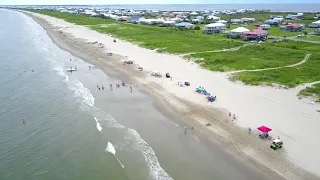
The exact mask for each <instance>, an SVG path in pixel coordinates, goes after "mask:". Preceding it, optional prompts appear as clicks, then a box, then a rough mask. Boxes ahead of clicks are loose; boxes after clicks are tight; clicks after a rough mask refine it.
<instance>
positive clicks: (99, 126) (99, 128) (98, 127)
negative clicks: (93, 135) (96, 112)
mask: <svg viewBox="0 0 320 180" xmlns="http://www.w3.org/2000/svg"><path fill="white" fill-rule="evenodd" d="M93 118H94V120H95V121H96V123H97V126H96V127H97V129H98V131H99V132H101V130H102V127H101V125H100V123H99V122H98V119H97V118H96V117H93Z"/></svg>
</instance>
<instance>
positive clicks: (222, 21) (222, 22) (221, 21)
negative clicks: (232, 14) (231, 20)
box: [216, 20, 228, 24]
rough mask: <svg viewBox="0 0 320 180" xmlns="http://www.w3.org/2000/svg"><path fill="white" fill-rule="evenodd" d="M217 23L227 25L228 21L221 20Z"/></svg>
mask: <svg viewBox="0 0 320 180" xmlns="http://www.w3.org/2000/svg"><path fill="white" fill-rule="evenodd" d="M216 23H221V24H227V23H228V21H226V20H219V21H217V22H216Z"/></svg>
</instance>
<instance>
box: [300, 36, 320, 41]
mask: <svg viewBox="0 0 320 180" xmlns="http://www.w3.org/2000/svg"><path fill="white" fill-rule="evenodd" d="M301 38H302V39H305V40H309V41H319V42H320V35H310V36H303V37H301Z"/></svg>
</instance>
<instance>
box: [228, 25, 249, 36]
mask: <svg viewBox="0 0 320 180" xmlns="http://www.w3.org/2000/svg"><path fill="white" fill-rule="evenodd" d="M249 31H250V30H249V29H247V28H244V27H237V28H235V29H233V30H231V31H229V32H228V35H227V37H228V38H240V37H241V36H242V35H243V34H244V33H245V32H249Z"/></svg>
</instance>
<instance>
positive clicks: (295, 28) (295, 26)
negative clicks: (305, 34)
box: [280, 24, 305, 32]
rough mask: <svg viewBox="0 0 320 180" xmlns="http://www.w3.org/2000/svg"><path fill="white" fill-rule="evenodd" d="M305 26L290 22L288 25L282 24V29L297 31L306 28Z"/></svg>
mask: <svg viewBox="0 0 320 180" xmlns="http://www.w3.org/2000/svg"><path fill="white" fill-rule="evenodd" d="M304 28H305V27H304V25H302V24H288V25H286V26H281V27H280V30H284V31H290V32H296V31H302V30H304Z"/></svg>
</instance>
